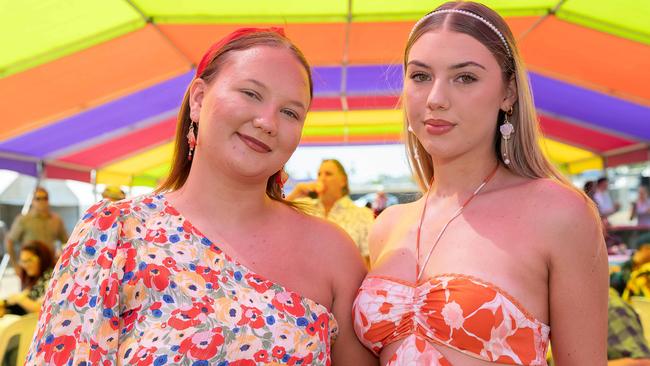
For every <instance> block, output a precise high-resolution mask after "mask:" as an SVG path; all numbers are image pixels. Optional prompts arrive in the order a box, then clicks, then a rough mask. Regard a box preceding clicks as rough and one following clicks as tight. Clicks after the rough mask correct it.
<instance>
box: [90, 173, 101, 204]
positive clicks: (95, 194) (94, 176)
mask: <svg viewBox="0 0 650 366" xmlns="http://www.w3.org/2000/svg"><path fill="white" fill-rule="evenodd" d="M90 184H92V185H93V198H94V199H95V201H99V192H97V170H95V169H91V170H90Z"/></svg>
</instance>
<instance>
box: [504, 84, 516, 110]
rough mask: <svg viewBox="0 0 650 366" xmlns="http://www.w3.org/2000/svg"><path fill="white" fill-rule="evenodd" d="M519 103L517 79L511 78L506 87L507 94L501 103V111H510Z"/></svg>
mask: <svg viewBox="0 0 650 366" xmlns="http://www.w3.org/2000/svg"><path fill="white" fill-rule="evenodd" d="M515 102H517V83H516V82H515V77H514V76H513V77H511V78H510V81H508V84H507V85H506V93H505V96H504V97H503V101H501V110H503V111H508V110H510V108H511V107H512V106H513V105H515Z"/></svg>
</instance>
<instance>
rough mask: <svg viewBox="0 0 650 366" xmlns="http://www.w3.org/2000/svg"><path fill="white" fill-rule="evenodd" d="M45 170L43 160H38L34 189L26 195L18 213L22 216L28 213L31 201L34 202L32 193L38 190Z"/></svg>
mask: <svg viewBox="0 0 650 366" xmlns="http://www.w3.org/2000/svg"><path fill="white" fill-rule="evenodd" d="M44 172H45V169H44V166H43V160H39V161H37V162H36V183H35V184H34V189H32V191H31V192H29V194H28V195H27V199H26V200H25V203H24V204H23V208H22V210H20V213H21V214H23V215H27V213H29V208H30V207H32V201H33V200H34V191H36V188H38V187H39V186H40V185H41V181H42V180H43V178H44V177H43V175H44Z"/></svg>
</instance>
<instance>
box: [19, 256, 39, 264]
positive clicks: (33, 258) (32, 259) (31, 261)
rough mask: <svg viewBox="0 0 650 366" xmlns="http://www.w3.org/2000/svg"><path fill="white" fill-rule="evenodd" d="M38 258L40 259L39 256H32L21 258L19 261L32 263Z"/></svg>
mask: <svg viewBox="0 0 650 366" xmlns="http://www.w3.org/2000/svg"><path fill="white" fill-rule="evenodd" d="M37 260H38V258H37V257H30V258H27V259H21V260H19V261H18V262H19V263H20V264H30V263H35V262H36V261H37Z"/></svg>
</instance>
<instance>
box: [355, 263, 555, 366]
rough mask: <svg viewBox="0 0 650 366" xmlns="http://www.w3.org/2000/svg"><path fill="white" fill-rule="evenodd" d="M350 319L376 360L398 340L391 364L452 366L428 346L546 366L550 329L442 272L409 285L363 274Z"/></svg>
mask: <svg viewBox="0 0 650 366" xmlns="http://www.w3.org/2000/svg"><path fill="white" fill-rule="evenodd" d="M353 314H354V327H355V331H356V333H357V336H358V337H359V339H360V340H361V342H363V343H364V345H365V346H366V347H368V348H369V349H370V350H372V351H373V352H374V353H375V354H377V355H378V354H379V353H380V352H381V350H382V349H383V348H384V347H386V346H387V345H389V344H391V343H393V342H397V341H402V343H401V344H400V346H399V347H398V348H397V350H396V351H395V353H394V354H393V355H392V357H391V358H390V360H389V362H388V364H387V365H389V366H396V365H400V366H401V365H434V366H435V365H440V366H447V365H451V363H450V362H449V361H448V360H447V359H445V357H444V356H443V355H442V354H441V353H440V352H438V351H437V350H436V348H435V347H434V346H433V344H434V343H436V344H439V345H443V346H446V347H450V348H453V349H455V350H458V351H460V352H462V353H464V354H466V355H469V356H472V357H475V358H477V359H480V360H484V361H489V362H495V363H503V364H508V365H529V366H539V365H546V359H545V356H546V350H547V348H548V340H549V333H550V327H549V326H548V325H546V324H544V323H542V322H540V321H539V320H537V319H535V318H534V317H533V316H531V315H530V314H529V313H528V312H526V310H524V309H523V307H522V306H521V305H520V304H519V303H518V302H517V301H516V300H515V299H514V298H513V297H511V296H509V295H508V294H507V293H505V292H504V291H502V290H500V289H499V288H497V287H495V286H494V285H491V284H489V283H486V282H484V281H481V280H479V279H477V278H474V277H470V276H466V275H459V274H444V275H438V276H435V277H433V278H431V279H429V280H428V281H426V282H423V283H421V284H419V285H414V284H410V283H408V282H405V281H401V280H397V279H392V278H388V277H380V276H368V277H367V278H366V280H365V281H364V282H363V284H362V285H361V288H360V289H359V293H358V295H357V298H356V300H355V303H354V308H353Z"/></svg>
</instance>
